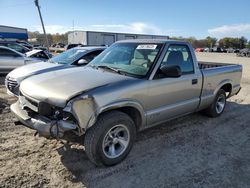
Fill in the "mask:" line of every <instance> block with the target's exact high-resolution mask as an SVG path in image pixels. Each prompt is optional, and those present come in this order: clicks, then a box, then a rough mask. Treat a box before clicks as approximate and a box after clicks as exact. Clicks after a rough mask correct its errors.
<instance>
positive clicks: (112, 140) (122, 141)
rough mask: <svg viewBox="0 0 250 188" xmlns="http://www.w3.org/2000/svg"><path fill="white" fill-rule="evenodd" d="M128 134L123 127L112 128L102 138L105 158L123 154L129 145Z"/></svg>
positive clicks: (120, 125)
mask: <svg viewBox="0 0 250 188" xmlns="http://www.w3.org/2000/svg"><path fill="white" fill-rule="evenodd" d="M129 140H130V134H129V130H128V128H127V127H126V126H125V125H122V124H119V125H115V126H113V127H112V128H111V129H110V130H109V131H108V132H107V133H106V135H105V136H104V139H103V143H102V150H103V153H104V154H105V156H106V157H108V158H116V157H119V156H120V155H122V154H123V153H124V151H125V150H126V149H127V147H128V145H129Z"/></svg>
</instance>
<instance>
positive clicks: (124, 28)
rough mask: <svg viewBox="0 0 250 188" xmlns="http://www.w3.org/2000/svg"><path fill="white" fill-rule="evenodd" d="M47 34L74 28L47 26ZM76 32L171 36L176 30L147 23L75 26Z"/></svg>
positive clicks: (33, 29) (36, 29) (38, 27)
mask: <svg viewBox="0 0 250 188" xmlns="http://www.w3.org/2000/svg"><path fill="white" fill-rule="evenodd" d="M45 29H46V32H47V33H51V34H55V33H65V32H67V31H72V30H73V28H72V27H68V26H63V25H46V26H45ZM31 30H32V31H39V32H43V30H42V27H41V26H32V28H31ZM74 30H85V31H106V32H120V33H138V34H155V35H169V34H170V33H172V32H174V31H175V30H165V31H163V30H161V29H160V28H159V27H157V26H155V25H153V24H150V23H145V22H133V23H129V24H104V25H100V24H98V25H97V24H93V25H87V26H83V27H79V26H75V27H74Z"/></svg>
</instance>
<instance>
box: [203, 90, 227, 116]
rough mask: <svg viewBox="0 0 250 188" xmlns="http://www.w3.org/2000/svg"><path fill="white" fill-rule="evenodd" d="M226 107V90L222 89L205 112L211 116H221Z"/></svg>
mask: <svg viewBox="0 0 250 188" xmlns="http://www.w3.org/2000/svg"><path fill="white" fill-rule="evenodd" d="M225 107H226V92H225V91H224V90H223V89H220V90H219V91H218V93H217V95H216V97H215V99H214V101H213V103H212V104H211V105H210V106H209V107H208V108H207V109H205V110H204V112H205V114H206V115H208V116H210V117H218V116H220V115H221V114H222V113H223V111H224V109H225Z"/></svg>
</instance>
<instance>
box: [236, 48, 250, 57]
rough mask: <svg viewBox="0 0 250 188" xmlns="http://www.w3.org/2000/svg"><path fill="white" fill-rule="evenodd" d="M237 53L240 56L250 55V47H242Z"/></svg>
mask: <svg viewBox="0 0 250 188" xmlns="http://www.w3.org/2000/svg"><path fill="white" fill-rule="evenodd" d="M236 55H237V56H239V57H250V49H249V48H244V49H241V50H239V52H238V53H237V54H236Z"/></svg>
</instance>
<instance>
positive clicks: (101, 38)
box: [68, 31, 169, 46]
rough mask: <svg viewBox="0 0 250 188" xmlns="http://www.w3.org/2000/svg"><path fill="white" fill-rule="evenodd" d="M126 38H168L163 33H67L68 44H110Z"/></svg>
mask: <svg viewBox="0 0 250 188" xmlns="http://www.w3.org/2000/svg"><path fill="white" fill-rule="evenodd" d="M128 39H169V36H165V35H148V34H135V33H115V32H102V31H100V32H99V31H71V32H69V33H68V43H69V44H77V43H80V44H83V45H108V46H109V45H111V44H112V43H114V42H116V41H119V40H128Z"/></svg>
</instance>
